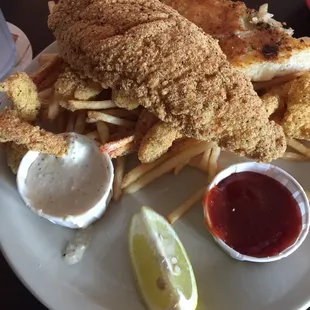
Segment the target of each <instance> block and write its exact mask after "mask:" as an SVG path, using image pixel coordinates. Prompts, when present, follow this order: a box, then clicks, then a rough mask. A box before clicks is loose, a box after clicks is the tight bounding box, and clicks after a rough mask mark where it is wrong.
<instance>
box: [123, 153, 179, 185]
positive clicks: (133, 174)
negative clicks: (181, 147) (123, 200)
mask: <svg viewBox="0 0 310 310" xmlns="http://www.w3.org/2000/svg"><path fill="white" fill-rule="evenodd" d="M173 155H174V153H171V152H168V153H166V154H164V155H162V156H161V157H159V158H158V159H156V160H155V161H153V162H151V163H147V164H140V165H139V166H137V167H135V168H133V169H132V170H130V171H129V172H128V173H127V174H126V175H125V176H124V178H123V183H122V188H125V187H127V186H129V185H130V184H131V183H133V182H134V181H136V180H138V179H139V178H141V177H142V176H143V175H145V174H146V173H147V172H149V171H151V170H152V169H154V168H155V167H157V166H159V165H160V164H161V163H163V162H165V161H166V160H168V159H169V158H171V157H172V156H173Z"/></svg>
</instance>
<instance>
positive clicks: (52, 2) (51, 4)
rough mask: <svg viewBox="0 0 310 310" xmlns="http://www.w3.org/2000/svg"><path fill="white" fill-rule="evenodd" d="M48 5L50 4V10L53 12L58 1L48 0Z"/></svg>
mask: <svg viewBox="0 0 310 310" xmlns="http://www.w3.org/2000/svg"><path fill="white" fill-rule="evenodd" d="M47 5H48V10H49V12H50V14H51V13H52V12H53V10H54V7H55V5H56V3H55V1H48V2H47Z"/></svg>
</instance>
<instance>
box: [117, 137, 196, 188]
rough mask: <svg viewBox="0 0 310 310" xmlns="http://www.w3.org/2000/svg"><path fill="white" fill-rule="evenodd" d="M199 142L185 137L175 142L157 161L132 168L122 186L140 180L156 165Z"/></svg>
mask: <svg viewBox="0 0 310 310" xmlns="http://www.w3.org/2000/svg"><path fill="white" fill-rule="evenodd" d="M198 143H199V141H198V140H195V139H183V140H180V141H176V142H174V144H173V145H172V147H171V150H170V151H169V152H167V153H165V154H164V155H162V156H161V157H159V158H158V159H156V160H155V161H153V162H151V163H147V164H140V165H139V166H137V167H135V168H133V169H132V170H130V171H129V172H128V173H127V174H126V175H125V176H124V179H123V183H122V188H125V187H127V186H129V185H130V184H131V183H133V182H134V181H136V180H138V179H139V178H141V177H142V176H143V175H145V174H146V173H147V172H149V171H151V170H152V169H154V168H155V167H157V166H159V165H160V164H161V163H163V162H165V161H167V160H168V159H170V158H171V157H173V156H175V155H176V154H177V153H179V152H181V151H183V150H185V149H187V148H189V147H192V146H194V145H197V144H198Z"/></svg>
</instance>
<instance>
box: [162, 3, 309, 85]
mask: <svg viewBox="0 0 310 310" xmlns="http://www.w3.org/2000/svg"><path fill="white" fill-rule="evenodd" d="M162 2H164V3H165V4H167V5H170V6H171V7H173V8H174V9H176V10H177V11H179V13H180V14H182V15H183V16H185V17H186V18H187V19H189V20H190V21H192V22H193V23H195V24H196V25H198V26H199V27H201V28H202V29H203V30H204V31H205V32H206V33H209V34H211V35H212V36H213V37H215V38H217V39H218V40H219V43H220V46H221V48H222V50H223V52H224V53H225V54H226V55H227V58H228V60H229V61H230V62H231V64H232V65H233V66H234V67H235V68H238V69H240V70H241V71H243V72H244V73H245V74H247V75H248V76H249V77H250V78H251V80H252V81H266V80H270V79H272V78H274V77H277V76H283V75H287V74H292V73H295V72H298V71H303V70H309V69H310V61H309V59H310V42H309V40H308V39H305V38H300V39H296V38H293V37H292V35H293V30H292V29H290V28H288V27H287V26H286V25H285V24H282V23H280V22H277V21H276V20H274V19H273V18H272V17H273V15H272V14H270V13H268V5H267V4H265V5H262V6H261V7H260V9H259V11H255V10H252V9H248V8H247V7H246V6H245V4H244V3H243V2H233V1H229V0H162Z"/></svg>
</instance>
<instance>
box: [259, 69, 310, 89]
mask: <svg viewBox="0 0 310 310" xmlns="http://www.w3.org/2000/svg"><path fill="white" fill-rule="evenodd" d="M306 72H307V71H300V72H295V73H292V74H288V75H285V76H279V77H276V78H274V79H272V80H269V81H263V82H253V87H254V89H255V90H256V91H258V90H262V89H268V88H271V87H274V86H277V85H281V84H285V83H287V82H290V81H292V80H294V79H296V78H297V77H299V76H301V75H303V74H305V73H306Z"/></svg>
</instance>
